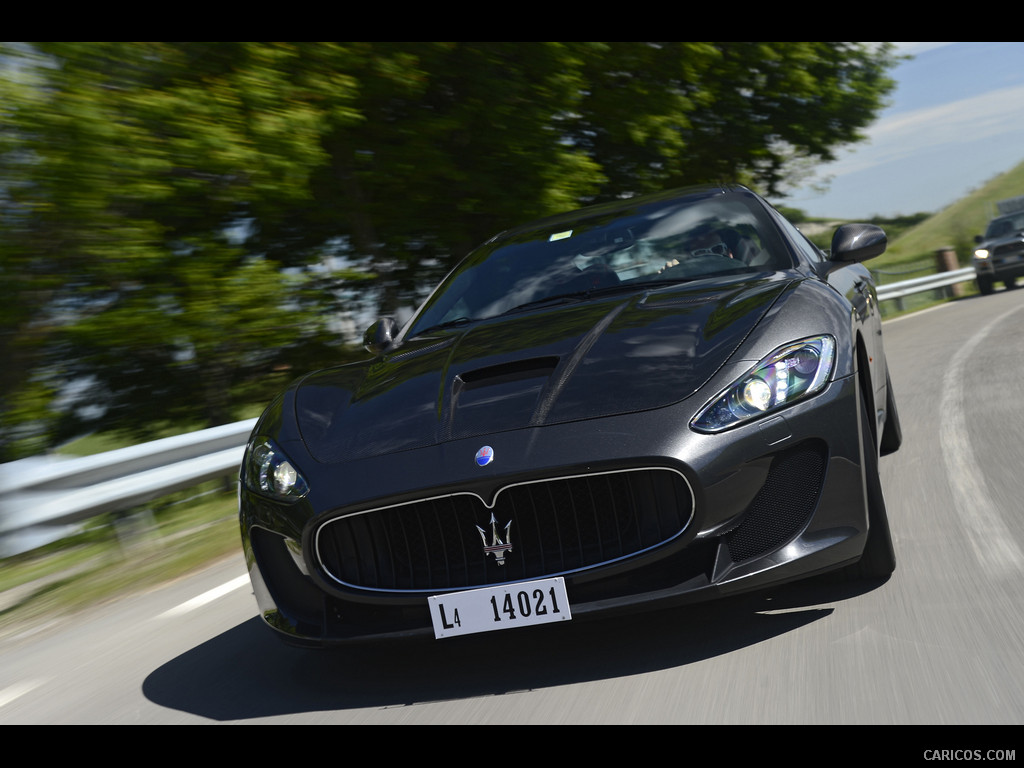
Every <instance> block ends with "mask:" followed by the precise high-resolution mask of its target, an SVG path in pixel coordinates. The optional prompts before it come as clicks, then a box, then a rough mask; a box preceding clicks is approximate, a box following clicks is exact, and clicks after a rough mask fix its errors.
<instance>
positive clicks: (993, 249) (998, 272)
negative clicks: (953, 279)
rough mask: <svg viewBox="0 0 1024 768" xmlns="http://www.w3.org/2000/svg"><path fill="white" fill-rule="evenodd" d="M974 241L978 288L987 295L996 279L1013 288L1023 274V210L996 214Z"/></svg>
mask: <svg viewBox="0 0 1024 768" xmlns="http://www.w3.org/2000/svg"><path fill="white" fill-rule="evenodd" d="M974 240H975V242H976V243H977V244H978V247H977V248H975V249H974V271H975V272H976V273H977V276H978V290H979V291H981V293H982V294H983V295H986V296H987V295H988V294H990V293H992V290H993V286H994V285H995V284H996V283H997V282H999V281H1002V282H1003V284H1004V285H1006V287H1007V288H1013V287H1015V285H1016V282H1017V278H1018V277H1022V276H1024V210H1022V211H1018V212H1016V213H1010V214H1007V215H1004V216H997V217H996V218H994V219H992V221H990V222H989V223H988V228H987V229H986V230H985V234H984V235H978V236H977V237H975V238H974Z"/></svg>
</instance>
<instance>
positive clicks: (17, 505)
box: [0, 267, 974, 557]
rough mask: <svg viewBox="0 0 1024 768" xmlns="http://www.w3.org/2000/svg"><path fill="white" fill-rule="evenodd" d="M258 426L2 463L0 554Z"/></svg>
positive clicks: (172, 473)
mask: <svg viewBox="0 0 1024 768" xmlns="http://www.w3.org/2000/svg"><path fill="white" fill-rule="evenodd" d="M973 279H974V269H973V268H972V267H968V268H966V269H959V270H953V271H950V272H939V273H937V274H934V275H929V276H927V277H920V278H914V279H912V280H904V281H901V282H898V283H890V284H889V285H882V286H879V287H878V289H877V292H878V300H879V301H888V300H891V299H895V300H899V299H901V298H902V297H904V296H909V295H911V294H914V293H922V292H924V291H932V290H936V289H938V288H944V287H946V286H950V285H954V284H956V283H961V282H966V281H968V280H973ZM255 423H256V419H250V420H248V421H240V422H237V423H234V424H225V425H224V426H221V427H214V428H212V429H204V430H201V431H198V432H190V433H187V434H184V435H178V436H176V437H168V438H164V439H162V440H155V441H153V442H149V443H143V444H141V445H136V446H132V447H129V448H121V449H118V450H115V451H108V452H107V453H101V454H97V455H95V456H86V457H83V458H73V459H59V458H55V457H37V458H35V459H25V460H23V461H15V462H11V463H9V464H0V557H3V556H9V555H11V554H16V553H17V552H18V551H23V550H24V549H27V548H31V547H30V546H28V545H26V544H25V543H24V542H25V541H27V540H31V539H33V536H34V535H35V536H37V535H38V533H39V531H40V530H42V531H43V532H44V535H46V533H47V532H48V533H49V535H50V538H51V539H53V538H57V537H58V536H59V535H60V532H61V531H62V530H63V529H64V528H66V526H68V525H75V524H80V523H81V522H82V521H83V520H87V519H89V518H91V517H93V516H96V515H99V514H102V513H105V512H120V511H124V510H128V509H131V508H133V507H136V506H138V505H141V504H145V503H146V502H148V501H152V500H153V499H156V498H159V497H161V496H164V495H166V494H168V493H172V492H173V491H177V490H181V489H184V488H189V487H192V486H195V485H198V484H199V483H202V482H205V481H207V480H213V479H217V478H222V477H229V476H235V475H236V473H237V470H238V466H239V464H241V461H242V452H243V450H244V448H245V442H246V440H247V439H248V437H249V433H250V432H251V431H252V428H253V426H254V425H255ZM35 540H36V541H38V538H35ZM33 546H35V545H33Z"/></svg>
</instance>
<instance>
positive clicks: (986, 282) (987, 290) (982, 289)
mask: <svg viewBox="0 0 1024 768" xmlns="http://www.w3.org/2000/svg"><path fill="white" fill-rule="evenodd" d="M978 292H979V293H981V295H982V296H988V295H989V294H991V293H992V278H990V277H981V276H980V275H979V277H978Z"/></svg>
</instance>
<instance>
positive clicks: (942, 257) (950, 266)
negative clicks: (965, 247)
mask: <svg viewBox="0 0 1024 768" xmlns="http://www.w3.org/2000/svg"><path fill="white" fill-rule="evenodd" d="M955 269H960V263H959V262H958V261H957V258H956V250H954V248H953V247H952V246H950V245H947V246H946V247H945V248H940V249H939V250H937V251H936V252H935V271H936V272H952V271H953V270H955ZM943 295H945V296H948V297H954V298H959V297H960V296H963V295H964V286H963V284H962V283H954V284H953V285H947V286H946V287H945V288H940V289H938V290H937V291H936V296H937V298H942V296H943Z"/></svg>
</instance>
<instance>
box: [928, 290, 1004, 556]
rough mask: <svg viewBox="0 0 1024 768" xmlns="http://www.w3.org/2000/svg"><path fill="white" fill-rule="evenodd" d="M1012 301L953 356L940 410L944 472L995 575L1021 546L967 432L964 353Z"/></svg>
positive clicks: (979, 551) (978, 549)
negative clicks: (991, 492)
mask: <svg viewBox="0 0 1024 768" xmlns="http://www.w3.org/2000/svg"><path fill="white" fill-rule="evenodd" d="M1020 309H1021V308H1020V307H1017V308H1015V309H1011V310H1010V311H1008V312H1004V313H1003V314H1001V315H999V316H998V317H996V318H995V319H994V320H991V321H990V322H989V323H988V324H987V325H986V326H984V327H983V328H982V329H981V330H979V331H978V332H977V333H975V334H974V335H973V336H972V337H971V338H970V339H968V340H967V343H966V344H964V345H963V346H962V347H961V348H960V349H959V350H958V351H957V353H956V354H955V355H954V356H953V359H952V361H951V362H950V365H949V367H948V368H947V369H946V375H945V376H944V377H943V381H942V385H943V386H942V402H941V405H940V408H939V413H940V414H941V415H942V417H941V424H940V427H939V443H940V445H941V446H942V457H943V460H944V461H945V464H946V474H947V476H948V477H949V484H950V487H951V489H952V491H953V501H954V503H955V504H956V508H957V511H958V512H959V514H960V519H961V520H963V522H964V527H965V529H966V531H967V536H968V539H969V541H970V543H971V546H972V547H973V548H974V552H975V555H977V557H978V560H979V561H980V563H981V567H982V568H983V569H985V570H986V571H988V573H989V574H990V575H993V576H999V575H1005V574H1008V573H1012V572H1014V571H1018V570H1019V569H1020V568H1021V562H1022V559H1024V558H1022V557H1021V551H1020V548H1019V547H1018V546H1017V543H1016V542H1015V541H1014V539H1013V536H1012V534H1011V533H1010V531H1009V529H1008V528H1007V527H1006V523H1004V522H1003V519H1002V517H1000V514H999V510H998V508H997V507H996V505H995V503H994V502H993V501H992V498H991V497H990V496H989V494H988V491H987V490H986V489H985V486H984V485H983V484H982V482H981V480H980V470H979V467H978V462H977V460H976V459H975V456H974V449H973V448H972V446H971V438H970V435H969V434H968V432H967V416H966V414H965V413H964V382H965V381H966V377H965V368H966V364H967V358H968V357H969V356H970V354H971V353H972V352H973V351H974V350H975V348H976V347H977V346H978V344H980V343H981V341H982V339H984V338H985V337H986V336H987V335H988V334H989V333H990V332H991V331H992V329H993V328H994V327H995V326H996V325H998V324H999V323H1001V322H1003V321H1004V320H1005V319H1006V318H1007V317H1009V316H1010V315H1012V314H1013V313H1014V312H1018V311H1019V310H1020Z"/></svg>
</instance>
